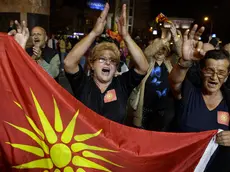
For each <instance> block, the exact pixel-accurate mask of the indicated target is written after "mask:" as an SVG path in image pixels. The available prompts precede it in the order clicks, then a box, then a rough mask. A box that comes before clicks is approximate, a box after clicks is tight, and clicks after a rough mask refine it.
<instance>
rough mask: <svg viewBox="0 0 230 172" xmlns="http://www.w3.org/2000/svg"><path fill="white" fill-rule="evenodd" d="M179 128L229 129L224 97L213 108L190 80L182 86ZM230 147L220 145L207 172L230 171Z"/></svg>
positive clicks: (179, 102)
mask: <svg viewBox="0 0 230 172" xmlns="http://www.w3.org/2000/svg"><path fill="white" fill-rule="evenodd" d="M176 114H177V115H178V116H177V119H178V120H177V122H178V123H177V124H178V125H177V129H178V130H179V131H180V132H200V131H207V130H215V129H222V130H229V109H228V106H227V102H226V100H225V99H223V100H222V101H221V102H220V104H219V105H218V106H217V107H216V108H215V109H213V110H211V111H210V110H209V109H208V108H207V106H206V104H205V102H204V99H203V96H202V93H201V88H196V87H194V86H193V85H192V84H191V82H190V81H189V80H185V81H184V83H183V86H182V99H181V100H179V101H178V102H177V113H176ZM229 158H230V147H227V146H226V147H225V146H219V147H218V149H217V150H216V151H215V153H214V154H213V156H212V158H211V159H210V161H209V163H208V166H207V168H206V169H205V172H217V171H218V172H229V171H230V165H229V164H230V163H229Z"/></svg>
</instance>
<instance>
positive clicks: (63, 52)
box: [59, 35, 67, 71]
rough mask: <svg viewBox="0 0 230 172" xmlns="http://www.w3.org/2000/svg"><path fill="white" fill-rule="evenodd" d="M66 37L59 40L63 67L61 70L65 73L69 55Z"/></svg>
mask: <svg viewBox="0 0 230 172" xmlns="http://www.w3.org/2000/svg"><path fill="white" fill-rule="evenodd" d="M65 40H66V36H65V35H64V36H61V37H60V40H59V47H60V55H61V66H60V70H61V71H64V59H65V57H66V55H67V53H66V41H65Z"/></svg>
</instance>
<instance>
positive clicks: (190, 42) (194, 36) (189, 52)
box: [182, 25, 205, 61]
mask: <svg viewBox="0 0 230 172" xmlns="http://www.w3.org/2000/svg"><path fill="white" fill-rule="evenodd" d="M197 29H198V25H194V26H193V28H192V30H191V31H190V32H189V30H187V31H186V32H185V33H184V38H183V39H184V40H183V47H182V53H183V59H184V60H186V61H197V60H200V59H201V58H203V54H204V53H203V49H202V47H203V42H201V41H199V38H200V36H201V35H202V34H203V32H204V29H205V28H204V27H201V28H200V29H199V30H198V31H197Z"/></svg>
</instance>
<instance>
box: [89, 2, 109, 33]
mask: <svg viewBox="0 0 230 172" xmlns="http://www.w3.org/2000/svg"><path fill="white" fill-rule="evenodd" d="M108 12H109V4H108V3H106V4H105V8H104V10H103V11H102V12H101V14H100V17H98V19H97V22H96V24H95V26H94V28H93V30H92V32H93V33H94V34H95V35H96V36H100V35H101V34H102V33H103V31H104V28H105V25H106V18H107V15H108Z"/></svg>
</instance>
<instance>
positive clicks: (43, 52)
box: [8, 21, 60, 80]
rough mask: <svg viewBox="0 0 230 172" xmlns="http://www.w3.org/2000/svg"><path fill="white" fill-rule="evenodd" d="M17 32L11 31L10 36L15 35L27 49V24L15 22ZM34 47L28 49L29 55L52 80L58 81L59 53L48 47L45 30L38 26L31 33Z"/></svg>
mask: <svg viewBox="0 0 230 172" xmlns="http://www.w3.org/2000/svg"><path fill="white" fill-rule="evenodd" d="M15 24H16V26H17V30H11V31H10V32H9V33H8V34H9V35H13V36H14V38H15V40H16V41H17V42H18V43H19V44H20V45H21V47H22V48H23V49H26V48H25V47H26V43H27V41H28V39H29V30H28V28H27V26H26V23H25V22H24V21H23V23H22V25H21V24H20V23H19V22H18V21H15ZM31 37H32V42H33V47H31V48H27V49H26V51H27V53H28V54H29V55H30V56H31V57H32V58H33V60H35V61H36V63H37V64H38V65H40V66H41V67H42V68H43V69H44V70H45V71H46V72H47V73H48V74H49V75H50V76H51V77H52V78H54V79H56V80H58V75H59V65H60V60H59V55H58V53H57V52H56V51H55V50H53V49H51V48H49V47H47V46H46V41H47V35H46V31H45V29H44V28H42V27H40V26H36V27H34V28H33V29H32V31H31Z"/></svg>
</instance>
